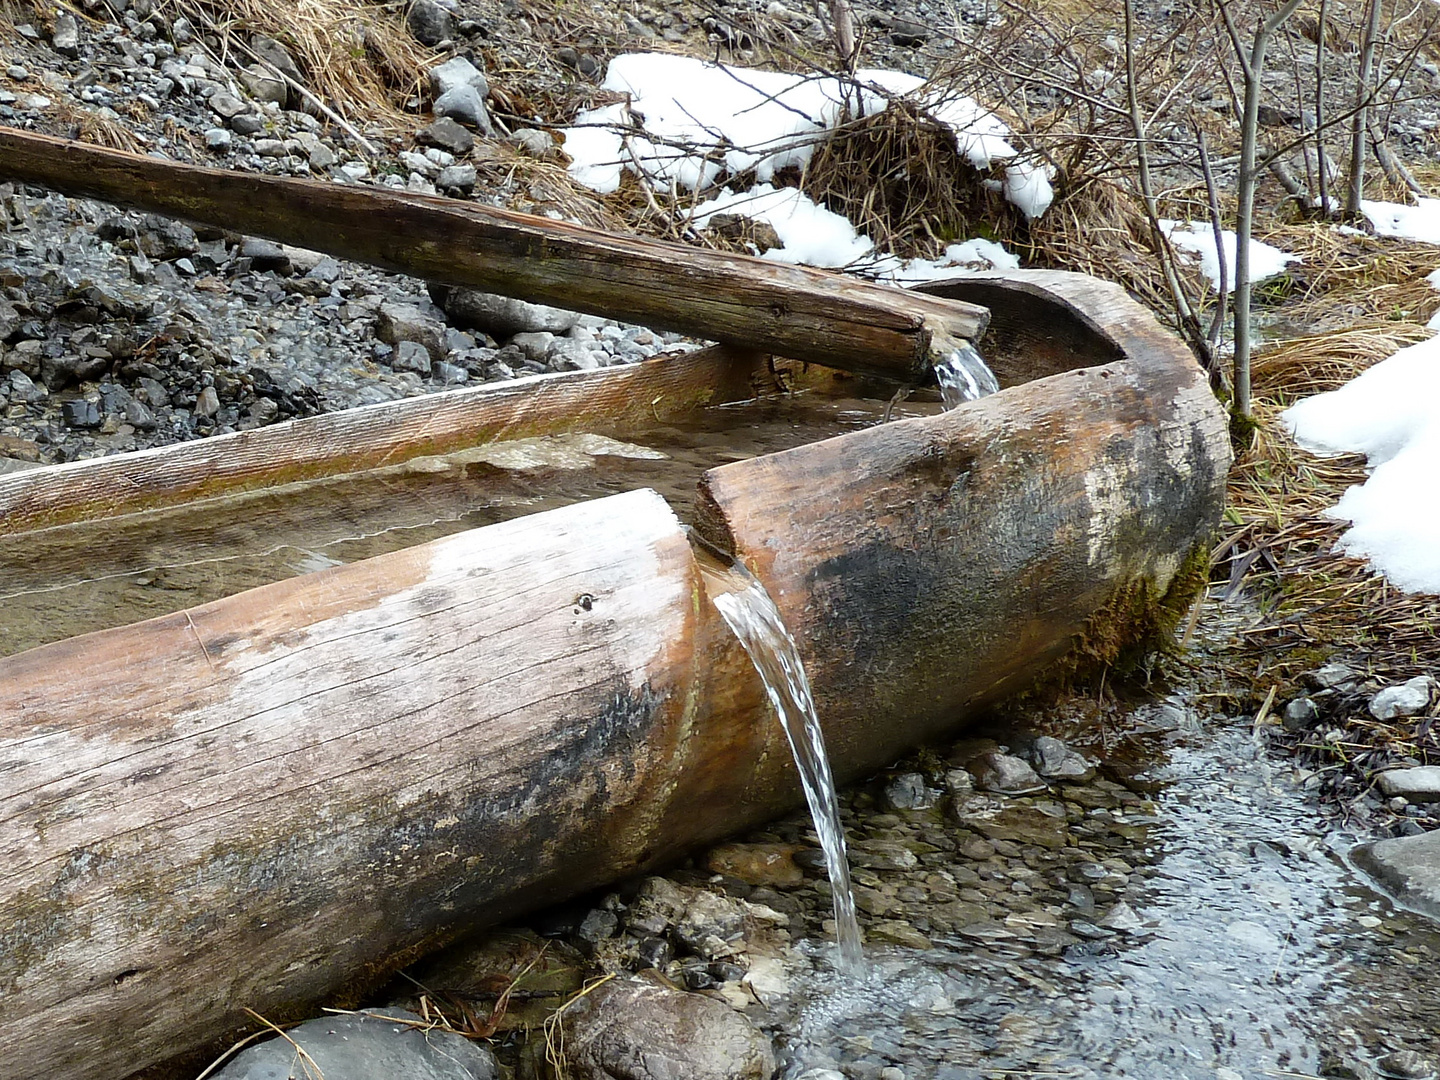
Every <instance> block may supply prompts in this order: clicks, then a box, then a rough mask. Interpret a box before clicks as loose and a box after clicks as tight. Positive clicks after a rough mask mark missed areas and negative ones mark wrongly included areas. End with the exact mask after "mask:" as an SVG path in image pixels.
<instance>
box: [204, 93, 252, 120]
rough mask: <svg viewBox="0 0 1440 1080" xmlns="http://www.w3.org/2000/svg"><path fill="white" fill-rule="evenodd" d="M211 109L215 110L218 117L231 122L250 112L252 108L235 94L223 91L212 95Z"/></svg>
mask: <svg viewBox="0 0 1440 1080" xmlns="http://www.w3.org/2000/svg"><path fill="white" fill-rule="evenodd" d="M210 108H211V109H212V110H214V112H215V113H216V115H218V116H222V117H224V118H225V119H226V120H230V119H232V118H234V117H236V116H239V115H240V114H241V113H243V112H246V111H248V110H249V108H250V106H248V105H246V104H245V102H243V101H241V100H240V99H239V98H237V97H235V96H234V95H233V94H227V93H225V92H223V91H222V92H220V93H218V94H211V95H210Z"/></svg>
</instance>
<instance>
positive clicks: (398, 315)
mask: <svg viewBox="0 0 1440 1080" xmlns="http://www.w3.org/2000/svg"><path fill="white" fill-rule="evenodd" d="M377 315H378V319H377V322H376V325H375V336H376V337H378V338H379V339H380V340H381V341H383V342H385V343H386V344H387V345H399V344H400V342H402V341H414V342H418V343H419V344H421V345H423V346H425V350H426V351H427V352H428V353H429V354H430V359H432V360H443V359H445V326H444V324H443V323H441V322H440V320H438V319H432V318H430V317H429V316H428V315H426V314H425V313H424V312H423V311H421V310H420V309H419V308H418V307H416V306H415V305H414V304H381V305H380V310H379V312H378V313H377Z"/></svg>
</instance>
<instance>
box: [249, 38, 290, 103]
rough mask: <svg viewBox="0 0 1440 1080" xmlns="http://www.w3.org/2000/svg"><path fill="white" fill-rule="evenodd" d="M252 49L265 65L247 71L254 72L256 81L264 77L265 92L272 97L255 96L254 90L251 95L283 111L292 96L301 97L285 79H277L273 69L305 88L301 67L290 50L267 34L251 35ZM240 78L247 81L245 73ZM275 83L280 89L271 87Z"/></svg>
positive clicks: (252, 67)
mask: <svg viewBox="0 0 1440 1080" xmlns="http://www.w3.org/2000/svg"><path fill="white" fill-rule="evenodd" d="M250 48H251V50H252V51H253V52H254V53H255V55H256V56H258V57H259V58H260V59H261V60H263V61H264V63H263V64H256V65H253V66H251V67H249V68H246V69H245V71H247V72H253V73H254V76H255V78H256V79H259V78H261V77H262V76H263V78H264V79H265V80H267V85H266V86H265V92H266V93H267V94H268V95H270V96H265V97H261V96H260V95H259V94H255V93H254V91H253V90H252V91H251V93H252V94H253V95H254V96H255V97H256V99H257V100H260V101H274V102H275V103H276V104H277V105H279V106H280V107H281V108H282V109H283V108H284V107H285V106H286V104H287V103H289V102H290V100H291V98H292V96H294V97H299V96H300V95H299V94H297V93H296V92H295V91H294V90H292V89H291V88H290V87H289V85H288V84H287V83H286V82H285V80H284V79H281V78H279V77H277V76H276V74H275V72H274V71H272V70H271V68H275V69H277V70H279V71H280V72H281V73H282V74H283V75H285V76H287V77H288V78H290V79H293V80H294V81H295V82H297V83H299V84H300V85H302V86H303V85H304V83H305V77H304V75H303V74H302V73H301V71H300V65H299V64H297V63H296V62H295V57H293V56H292V55H290V50H289V49H287V48H286V47H285V46H284V45H283V44H282V43H280V42H279V41H276V40H275V39H274V38H273V37H270V36H268V35H266V34H251V35H250ZM266 64H268V65H270V67H266V66H265V65H266ZM240 78H241V81H245V72H241V74H240ZM275 83H278V84H279V87H278V89H277V88H275V87H274V86H273V85H271V84H275ZM246 85H247V88H248V86H249V83H248V82H247V83H246ZM297 107H298V104H297Z"/></svg>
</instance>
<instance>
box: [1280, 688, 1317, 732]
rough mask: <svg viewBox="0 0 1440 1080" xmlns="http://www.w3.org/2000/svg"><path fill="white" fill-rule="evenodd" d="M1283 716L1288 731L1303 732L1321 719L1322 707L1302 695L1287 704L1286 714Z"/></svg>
mask: <svg viewBox="0 0 1440 1080" xmlns="http://www.w3.org/2000/svg"><path fill="white" fill-rule="evenodd" d="M1282 715H1283V716H1284V723H1285V730H1286V731H1303V730H1304V729H1305V728H1307V727H1309V726H1310V725H1311V724H1313V723H1314V722H1315V721H1316V720H1318V719H1320V707H1319V706H1318V705H1316V704H1315V702H1314V701H1312V700H1311V699H1310V698H1309V697H1307V696H1305V695H1304V694H1301V695H1300V696H1299V697H1297V698H1295V699H1294V700H1293V701H1290V702H1288V703H1287V704H1286V706H1285V712H1284V713H1283V714H1282Z"/></svg>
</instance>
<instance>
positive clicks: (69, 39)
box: [50, 11, 80, 60]
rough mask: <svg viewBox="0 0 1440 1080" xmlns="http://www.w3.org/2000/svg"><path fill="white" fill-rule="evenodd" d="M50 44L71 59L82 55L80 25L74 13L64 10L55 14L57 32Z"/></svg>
mask: <svg viewBox="0 0 1440 1080" xmlns="http://www.w3.org/2000/svg"><path fill="white" fill-rule="evenodd" d="M50 44H51V45H53V46H54V47H55V51H56V52H58V53H59V54H60V55H61V56H67V57H69V58H70V59H71V60H75V59H77V58H78V57H79V56H80V26H79V24H78V23H76V21H75V16H74V15H71V14H70V13H69V12H68V11H62V12H60V13H59V14H58V15H56V16H55V33H54V35H53V36H52V37H51V38H50Z"/></svg>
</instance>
